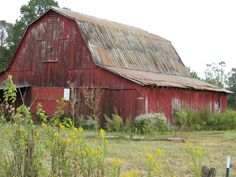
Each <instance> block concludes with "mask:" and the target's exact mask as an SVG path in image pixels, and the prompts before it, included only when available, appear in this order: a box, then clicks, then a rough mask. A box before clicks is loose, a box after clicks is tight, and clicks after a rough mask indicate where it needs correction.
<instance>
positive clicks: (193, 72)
mask: <svg viewBox="0 0 236 177" xmlns="http://www.w3.org/2000/svg"><path fill="white" fill-rule="evenodd" d="M186 69H187V71H188V73H189V74H190V76H191V77H192V78H195V79H199V80H200V77H198V74H197V72H195V71H193V70H192V69H191V68H190V67H186Z"/></svg>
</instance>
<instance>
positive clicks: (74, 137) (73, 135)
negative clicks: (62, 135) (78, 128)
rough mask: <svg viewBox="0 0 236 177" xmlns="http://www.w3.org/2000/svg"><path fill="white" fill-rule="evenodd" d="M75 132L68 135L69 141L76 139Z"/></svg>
mask: <svg viewBox="0 0 236 177" xmlns="http://www.w3.org/2000/svg"><path fill="white" fill-rule="evenodd" d="M76 137H77V136H76V132H75V131H73V132H71V134H70V138H71V139H76Z"/></svg>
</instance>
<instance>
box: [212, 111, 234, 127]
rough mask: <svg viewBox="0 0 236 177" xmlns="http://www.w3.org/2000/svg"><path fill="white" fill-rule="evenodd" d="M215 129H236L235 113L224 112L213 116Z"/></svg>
mask: <svg viewBox="0 0 236 177" xmlns="http://www.w3.org/2000/svg"><path fill="white" fill-rule="evenodd" d="M215 128H216V129H217V130H231V129H236V111H233V110H226V111H225V112H223V113H219V114H217V115H215Z"/></svg>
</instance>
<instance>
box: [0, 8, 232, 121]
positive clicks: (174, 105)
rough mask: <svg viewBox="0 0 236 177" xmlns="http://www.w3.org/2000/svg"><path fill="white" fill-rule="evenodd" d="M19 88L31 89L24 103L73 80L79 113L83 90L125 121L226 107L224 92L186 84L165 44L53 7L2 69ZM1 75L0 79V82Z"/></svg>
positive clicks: (51, 103) (49, 102) (47, 99)
mask: <svg viewBox="0 0 236 177" xmlns="http://www.w3.org/2000/svg"><path fill="white" fill-rule="evenodd" d="M7 73H9V74H12V75H13V77H14V80H15V82H16V83H17V84H25V83H27V84H29V85H30V86H31V88H30V89H27V91H28V92H27V94H28V97H27V99H28V102H29V103H33V105H32V108H34V107H35V105H36V103H37V102H41V103H43V105H45V109H46V111H47V112H48V113H52V112H53V110H54V109H55V105H56V102H55V100H56V99H58V98H60V97H63V96H64V95H65V93H67V90H66V88H68V84H67V83H68V81H70V82H73V83H75V88H76V90H77V93H78V108H79V112H80V113H81V114H88V112H89V108H88V107H87V106H86V105H85V104H84V100H83V92H82V90H83V89H84V88H90V89H98V88H99V89H100V90H101V91H102V96H101V97H100V98H99V100H98V104H99V106H100V109H101V111H102V113H106V114H110V113H111V112H112V111H113V109H114V107H115V108H116V109H117V110H118V112H119V114H120V115H121V116H123V117H124V118H127V117H132V118H133V117H134V116H136V115H138V114H144V113H153V112H163V113H164V114H165V115H166V116H167V117H168V119H169V121H171V118H172V115H173V111H174V110H175V109H180V108H183V107H189V108H192V109H194V110H200V109H203V108H205V107H209V108H211V109H212V110H213V111H221V110H224V109H225V108H226V107H227V94H228V93H229V92H228V91H227V90H225V89H221V88H218V87H216V86H214V85H211V84H208V83H205V82H203V81H200V80H196V79H192V78H190V77H189V74H188V72H187V70H186V68H185V66H184V64H183V62H182V61H181V58H180V57H179V55H178V54H177V52H176V50H175V49H174V47H173V45H172V44H171V42H170V41H168V40H166V39H164V38H162V37H160V36H157V35H154V34H151V33H148V32H147V31H144V30H142V29H139V28H135V27H131V26H128V25H123V24H120V23H116V22H111V21H108V20H104V19H99V18H95V17H91V16H87V15H82V14H80V13H77V12H72V11H68V10H64V9H59V8H52V9H49V10H48V11H47V12H46V13H45V14H44V15H42V16H41V17H39V18H38V19H37V20H36V21H34V22H33V23H32V24H31V25H29V27H28V28H27V29H26V31H25V34H24V36H23V38H22V40H21V42H20V45H19V47H18V49H17V51H16V53H15V55H14V57H13V60H12V62H11V64H10V66H9V68H8V69H7ZM5 78H6V73H4V72H3V73H2V74H1V75H0V81H3V80H4V79H5Z"/></svg>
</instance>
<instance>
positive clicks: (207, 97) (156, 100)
mask: <svg viewBox="0 0 236 177" xmlns="http://www.w3.org/2000/svg"><path fill="white" fill-rule="evenodd" d="M140 92H141V93H142V95H143V106H142V107H143V108H144V109H143V110H142V113H155V112H162V113H164V114H165V115H166V117H167V118H168V120H169V122H171V121H172V117H173V111H174V110H175V109H176V110H179V109H181V108H191V109H193V110H195V111H200V110H202V109H204V108H210V109H211V110H212V111H213V112H217V111H219V109H220V110H221V111H224V110H225V109H226V107H227V95H226V94H225V93H219V92H210V91H197V90H190V89H189V90H186V89H176V88H156V89H155V88H140ZM146 100H148V103H145V101H146Z"/></svg>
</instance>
